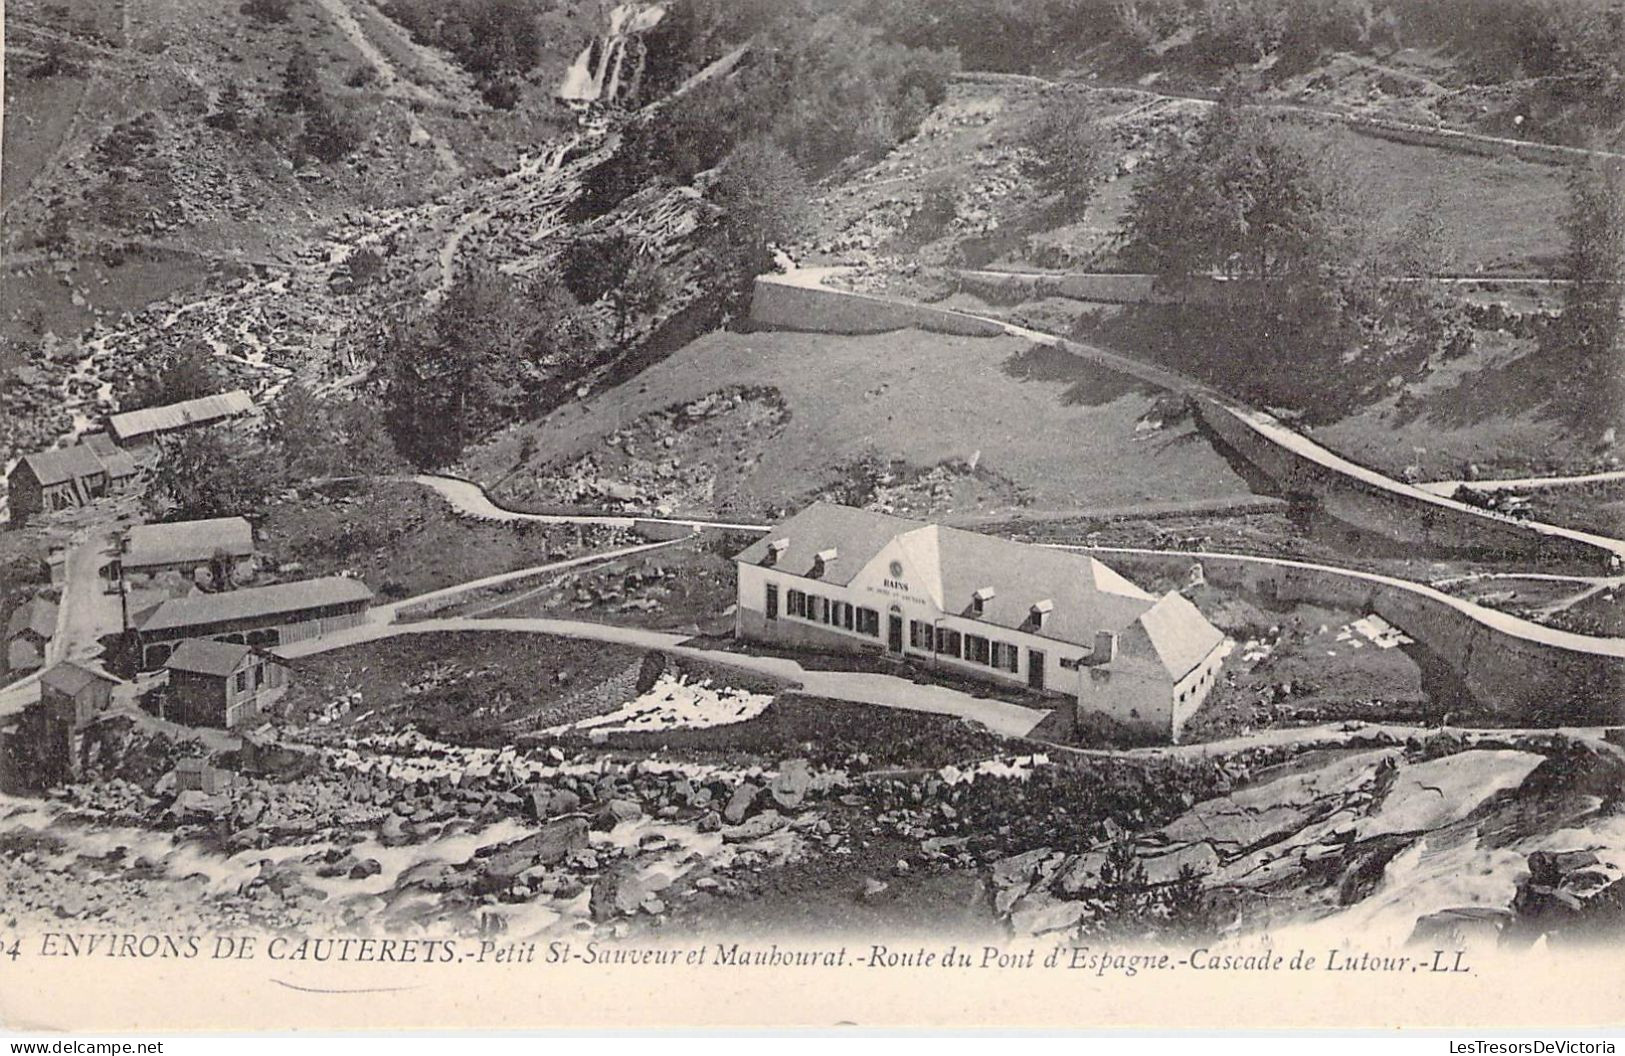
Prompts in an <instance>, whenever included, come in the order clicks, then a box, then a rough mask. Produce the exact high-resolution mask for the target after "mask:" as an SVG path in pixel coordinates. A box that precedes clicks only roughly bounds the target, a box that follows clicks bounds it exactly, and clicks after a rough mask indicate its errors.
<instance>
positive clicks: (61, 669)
mask: <svg viewBox="0 0 1625 1056" xmlns="http://www.w3.org/2000/svg"><path fill="white" fill-rule="evenodd" d="M116 685H118V679H116V678H113V677H112V676H111V675H105V674H103V673H102V672H100V671H96V670H94V669H92V668H88V667H85V666H84V665H82V664H76V663H74V662H73V661H71V660H64V661H63V662H62V663H60V664H54V665H52V666H51V667H50V669H48V670H47V671H46V672H45V674H43V675H41V676H40V703H41V704H43V705H45V710H46V712H47V713H49V715H50V716H51V719H52V721H53V722H57V723H61V724H63V725H65V726H68V727H70V728H74V727H79V726H83V725H85V724H86V723H89V722H91V721H93V720H95V719H96V718H97V717H98V716H100V715H102V714H103V713H104V712H106V711H107V709H108V707H109V705H110V704H111V703H112V698H113V687H114V686H116Z"/></svg>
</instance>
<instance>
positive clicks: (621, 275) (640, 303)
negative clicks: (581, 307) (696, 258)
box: [562, 231, 668, 340]
mask: <svg viewBox="0 0 1625 1056" xmlns="http://www.w3.org/2000/svg"><path fill="white" fill-rule="evenodd" d="M562 278H563V280H564V285H565V286H566V287H567V288H568V289H569V290H570V292H571V294H573V295H574V296H575V298H576V299H577V300H578V301H580V302H581V303H582V304H592V303H593V302H595V301H598V300H601V299H604V298H608V300H609V302H610V306H611V307H612V308H613V309H614V312H615V337H616V340H624V339H625V337H626V333H627V329H628V328H629V327H630V325H631V322H632V320H633V319H634V318H635V317H637V316H638V315H642V314H644V313H647V312H652V311H654V310H655V309H656V308H658V307H659V305H660V304H661V302H662V301H664V300H665V298H666V296H667V285H668V284H667V280H666V275H665V270H664V268H663V267H662V265H661V262H660V258H659V256H658V254H657V253H656V252H655V251H653V250H652V249H649V248H646V247H643V246H640V245H639V244H638V241H637V240H636V239H635V238H633V237H632V236H631V235H629V234H627V233H626V232H624V231H617V232H614V233H612V234H609V235H605V236H602V237H598V238H590V239H580V240H578V241H577V242H576V243H575V244H574V245H572V246H571V248H570V250H569V252H568V254H567V255H566V260H565V265H564V273H563V276H562Z"/></svg>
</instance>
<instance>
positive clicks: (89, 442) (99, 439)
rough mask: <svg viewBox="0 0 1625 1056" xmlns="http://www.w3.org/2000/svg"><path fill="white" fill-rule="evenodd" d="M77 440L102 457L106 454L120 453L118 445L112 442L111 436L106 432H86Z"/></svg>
mask: <svg viewBox="0 0 1625 1056" xmlns="http://www.w3.org/2000/svg"><path fill="white" fill-rule="evenodd" d="M79 441H80V443H82V444H84V445H85V446H86V447H88V448H90V449H91V450H92V451H94V452H96V453H97V454H98V455H101V456H102V457H103V458H106V457H107V456H108V455H115V454H122V452H120V451H119V449H118V445H117V444H115V443H113V438H112V437H110V436H108V435H107V434H106V433H86V434H85V435H84V436H82V437H80V438H79Z"/></svg>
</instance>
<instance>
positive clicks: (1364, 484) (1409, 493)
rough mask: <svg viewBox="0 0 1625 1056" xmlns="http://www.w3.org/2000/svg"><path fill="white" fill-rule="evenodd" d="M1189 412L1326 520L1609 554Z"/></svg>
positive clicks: (1511, 550) (1204, 405)
mask: <svg viewBox="0 0 1625 1056" xmlns="http://www.w3.org/2000/svg"><path fill="white" fill-rule="evenodd" d="M1195 405H1196V411H1197V415H1198V416H1199V417H1200V419H1201V421H1202V423H1203V424H1204V425H1205V426H1207V428H1208V429H1210V430H1211V431H1212V432H1213V433H1214V435H1216V436H1217V437H1218V438H1219V439H1221V440H1223V441H1224V443H1225V444H1226V446H1228V447H1229V448H1231V450H1233V451H1235V452H1236V453H1237V454H1238V455H1240V456H1241V457H1242V458H1244V459H1246V460H1247V461H1248V462H1250V463H1252V464H1253V465H1254V466H1256V467H1257V468H1258V469H1259V470H1260V471H1261V472H1263V473H1264V475H1265V476H1267V477H1269V478H1270V479H1271V480H1272V481H1274V482H1275V484H1276V486H1277V487H1279V488H1280V489H1281V491H1282V493H1283V494H1285V495H1286V496H1287V497H1288V498H1289V500H1290V499H1293V498H1298V499H1303V500H1308V501H1310V502H1312V503H1313V505H1314V506H1315V508H1317V509H1318V510H1320V511H1321V512H1323V513H1325V514H1326V515H1327V516H1329V517H1332V518H1333V519H1335V520H1337V521H1339V522H1341V523H1343V524H1347V525H1350V526H1352V527H1354V528H1358V529H1361V530H1363V531H1368V532H1373V533H1376V534H1378V535H1381V536H1382V537H1384V538H1386V539H1392V540H1395V541H1396V542H1401V543H1414V544H1417V545H1420V546H1427V547H1432V548H1435V549H1438V550H1446V551H1457V552H1465V553H1492V554H1503V555H1517V556H1519V557H1521V558H1527V559H1532V560H1535V561H1571V562H1580V563H1582V564H1584V565H1588V566H1594V567H1595V569H1596V570H1598V571H1601V570H1603V569H1604V568H1605V567H1606V564H1607V560H1608V558H1609V556H1610V554H1611V553H1612V551H1610V550H1608V549H1606V548H1604V547H1601V546H1599V545H1597V544H1595V543H1591V542H1587V541H1586V540H1585V539H1583V538H1579V537H1577V536H1576V535H1573V534H1568V533H1564V532H1562V531H1559V530H1553V529H1552V528H1551V527H1550V526H1547V525H1541V524H1538V523H1535V522H1530V521H1520V520H1517V519H1515V518H1512V517H1507V516H1504V515H1497V514H1494V513H1491V512H1489V511H1485V510H1478V509H1475V508H1473V507H1470V506H1467V505H1466V504H1464V503H1459V502H1456V501H1454V500H1450V499H1444V498H1441V497H1439V496H1436V495H1430V494H1428V493H1427V492H1424V491H1421V490H1419V489H1417V488H1412V487H1409V486H1407V485H1404V484H1401V483H1400V482H1398V481H1390V480H1387V479H1386V478H1383V477H1381V475H1380V474H1376V473H1375V471H1372V472H1371V473H1370V474H1368V475H1356V473H1355V472H1353V471H1350V470H1349V469H1348V468H1345V467H1340V466H1339V465H1337V461H1340V460H1336V459H1335V456H1334V458H1332V459H1325V460H1323V459H1317V458H1315V457H1312V456H1311V455H1310V454H1307V453H1305V452H1304V451H1298V450H1293V449H1292V448H1289V447H1287V446H1285V445H1284V444H1283V443H1281V442H1279V441H1277V440H1276V439H1275V438H1273V437H1271V436H1269V435H1267V434H1266V433H1264V432H1261V431H1260V430H1259V429H1257V428H1256V427H1255V426H1254V425H1253V424H1252V423H1251V422H1249V420H1248V418H1247V416H1246V415H1245V414H1243V413H1242V412H1240V411H1238V410H1237V409H1235V408H1233V407H1229V406H1227V405H1225V404H1224V403H1221V402H1220V401H1218V400H1215V399H1212V398H1210V397H1207V396H1198V397H1196V399H1195Z"/></svg>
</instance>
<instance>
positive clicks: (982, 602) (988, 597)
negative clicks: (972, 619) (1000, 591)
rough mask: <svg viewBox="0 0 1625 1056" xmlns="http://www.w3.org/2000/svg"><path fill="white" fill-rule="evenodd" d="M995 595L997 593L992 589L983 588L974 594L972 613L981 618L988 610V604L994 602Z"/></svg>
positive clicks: (971, 605)
mask: <svg viewBox="0 0 1625 1056" xmlns="http://www.w3.org/2000/svg"><path fill="white" fill-rule="evenodd" d="M995 594H996V592H995V591H994V589H993V588H992V587H983V588H982V589H980V590H978V591H977V592H976V593H974V594H972V595H971V596H970V611H971V613H972V614H973V615H976V616H980V615H981V614H982V613H983V611H984V610H986V608H987V603H988V602H990V601H992V600H993V598H994V596H995Z"/></svg>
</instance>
